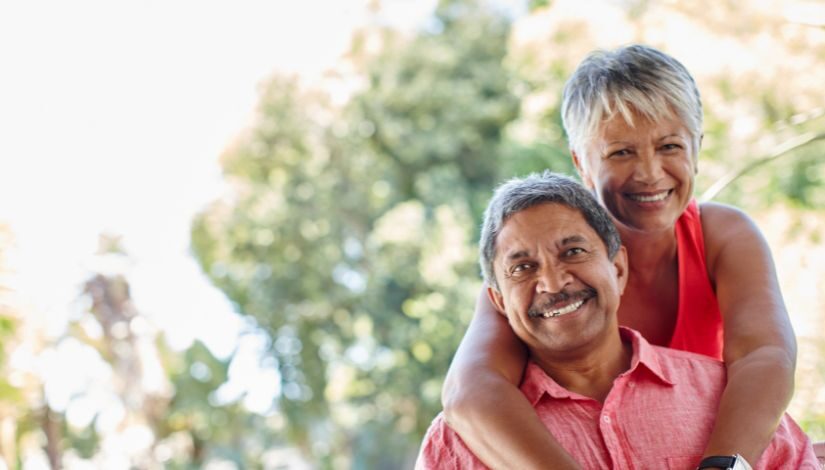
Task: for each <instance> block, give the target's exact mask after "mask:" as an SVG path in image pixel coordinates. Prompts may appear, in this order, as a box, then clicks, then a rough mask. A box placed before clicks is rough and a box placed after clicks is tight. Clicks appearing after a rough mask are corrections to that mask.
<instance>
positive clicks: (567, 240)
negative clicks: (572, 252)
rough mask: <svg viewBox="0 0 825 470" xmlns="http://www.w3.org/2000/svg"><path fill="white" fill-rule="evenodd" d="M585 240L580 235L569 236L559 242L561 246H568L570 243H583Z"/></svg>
mask: <svg viewBox="0 0 825 470" xmlns="http://www.w3.org/2000/svg"><path fill="white" fill-rule="evenodd" d="M585 242H587V239H586V238H584V237H583V236H581V235H570V236H569V237H564V238H562V240H561V245H562V246H564V245H569V244H571V243H585Z"/></svg>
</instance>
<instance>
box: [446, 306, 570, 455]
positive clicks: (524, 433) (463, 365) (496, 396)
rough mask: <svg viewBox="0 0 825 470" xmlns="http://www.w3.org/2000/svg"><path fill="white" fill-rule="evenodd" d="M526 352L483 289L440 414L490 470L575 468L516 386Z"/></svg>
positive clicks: (462, 343)
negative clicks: (507, 469) (506, 469)
mask: <svg viewBox="0 0 825 470" xmlns="http://www.w3.org/2000/svg"><path fill="white" fill-rule="evenodd" d="M526 354H527V353H526V349H525V347H524V345H523V344H522V343H521V341H519V339H518V338H517V337H516V335H515V333H513V331H512V329H511V328H510V325H509V324H508V323H507V320H506V319H505V318H504V316H503V315H501V314H499V313H498V312H497V311H496V310H495V309H494V307H493V305H492V303H491V302H490V300H489V299H488V298H487V294H486V292H485V291H484V290H482V292H481V294H480V295H479V298H478V302H477V305H476V312H475V315H474V316H473V320H472V321H471V322H470V326H469V328H468V329H467V333H466V334H465V335H464V338H463V339H462V341H461V345H460V346H459V348H458V351H457V352H456V355H455V357H454V358H453V362H452V364H451V365H450V370H449V372H448V373H447V378H446V380H445V383H444V389H443V391H442V403H443V405H444V416H445V417H446V419H447V422H448V423H449V424H450V426H451V427H452V428H453V429H455V430H456V432H458V434H460V435H461V438H462V439H463V440H464V442H465V443H466V444H467V446H469V448H470V449H471V450H472V451H473V453H474V454H475V455H476V456H477V457H478V458H479V459H481V460H482V461H483V462H484V463H485V464H487V466H489V467H490V468H524V469H529V468H536V469H538V468H542V469H550V468H553V469H568V468H578V465H577V464H576V463H575V461H574V460H573V459H572V458H571V457H570V456H569V455H568V454H567V452H565V450H564V449H563V448H562V447H561V445H560V444H559V443H558V442H556V440H555V439H554V438H553V436H552V435H551V434H550V433H549V432H548V431H547V429H546V428H545V427H544V424H543V423H542V422H541V420H539V418H538V415H537V414H536V412H535V410H533V407H532V406H531V405H530V402H528V401H527V399H526V398H525V397H524V395H523V394H522V393H521V391H520V390H519V389H518V388H517V387H518V384H519V383H520V382H521V376H522V374H523V372H524V367H525V363H526Z"/></svg>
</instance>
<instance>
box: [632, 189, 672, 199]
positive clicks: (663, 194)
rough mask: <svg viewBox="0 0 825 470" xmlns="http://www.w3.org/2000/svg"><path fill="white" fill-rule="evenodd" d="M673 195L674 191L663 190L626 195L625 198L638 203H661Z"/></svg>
mask: <svg viewBox="0 0 825 470" xmlns="http://www.w3.org/2000/svg"><path fill="white" fill-rule="evenodd" d="M672 193H673V189H672V188H671V189H662V190H660V191H645V192H638V193H624V195H625V197H627V198H628V199H631V200H633V201H636V202H659V201H664V200H665V199H667V197H668V196H670V195H671V194H672Z"/></svg>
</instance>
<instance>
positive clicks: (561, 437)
mask: <svg viewBox="0 0 825 470" xmlns="http://www.w3.org/2000/svg"><path fill="white" fill-rule="evenodd" d="M480 244H481V267H482V271H483V274H484V278H485V280H486V281H487V284H488V286H489V288H488V295H489V296H490V299H491V300H492V302H493V304H494V305H495V306H496V308H497V309H498V310H499V312H501V313H502V314H503V315H505V316H506V317H507V319H508V322H509V324H510V326H511V327H512V328H513V330H514V331H515V333H516V335H517V336H518V337H519V338H520V339H521V340H522V341H523V342H524V343H525V345H526V346H527V348H528V350H529V352H530V362H529V364H528V366H527V369H526V370H525V373H524V378H523V381H522V384H521V391H522V392H523V393H524V394H525V396H526V397H527V398H528V400H529V401H530V402H531V403H532V404H533V407H534V408H535V409H536V412H537V413H538V415H539V418H540V419H541V420H542V422H543V423H544V424H545V426H546V427H547V429H548V430H549V431H550V432H552V433H553V435H554V436H555V437H556V439H557V440H558V441H559V443H560V444H561V445H562V446H563V447H564V448H565V449H566V450H567V451H568V452H569V453H570V454H571V455H572V456H573V457H574V458H575V459H576V460H577V461H578V462H579V463H581V464H582V465H583V466H584V467H585V468H600V469H601V468H685V469H687V468H696V465H697V464H699V462H700V460H702V458H701V456H702V453H703V450H704V448H705V444H706V443H707V441H708V438H709V436H710V432H711V428H712V425H713V421H714V419H715V413H716V409H717V406H718V402H719V397H720V396H721V393H722V390H723V389H724V384H725V368H724V365H723V364H722V363H721V362H718V361H716V360H714V359H711V358H709V357H705V356H701V355H697V354H693V353H688V352H684V351H676V350H670V349H666V348H660V347H656V346H651V345H650V344H649V343H647V341H645V340H644V338H642V337H641V336H640V335H639V334H638V333H636V332H635V331H633V330H630V329H627V328H620V327H619V325H618V323H617V316H616V311H617V309H618V306H619V299H620V296H621V294H622V292H623V291H624V287H625V284H626V283H627V277H628V276H627V274H628V266H627V255H626V252H625V249H624V247H622V246H621V245H620V240H619V235H618V233H617V232H616V229H615V227H614V226H613V224H612V222H611V220H610V218H609V216H608V215H607V213H606V212H605V210H604V209H603V208H602V207H601V206H600V205H599V204H598V203H597V202H596V200H595V199H594V198H593V196H592V195H591V194H590V193H589V192H587V190H585V189H584V188H583V187H582V186H581V185H579V184H578V183H576V182H575V181H573V180H571V179H569V178H567V177H564V176H560V175H555V174H552V173H549V172H546V173H544V174H542V175H538V174H533V175H530V176H528V177H527V178H524V179H515V180H511V181H509V182H507V183H505V184H504V185H502V186H501V187H500V188H499V189H498V190H497V191H496V193H495V195H494V197H493V199H492V201H491V202H490V204H489V206H488V207H487V211H486V212H485V216H484V224H483V226H482V233H481V243H480ZM743 432H747V430H743ZM718 457H719V458H718V459H717V460H712V461H704V460H702V462H703V463H702V464H700V466H699V468H727V467H728V466H730V467H731V468H749V467H748V465H747V462H744V461H743V460H742V459H741V458H737V456H718ZM737 461H738V463H735V462H737ZM548 465H552V462H548ZM734 465H736V466H734ZM416 466H417V468H484V465H483V464H482V463H481V461H479V460H478V459H477V458H476V457H475V456H474V455H473V454H472V453H471V452H470V451H469V449H468V448H467V447H466V446H465V445H464V443H463V442H462V441H461V439H460V438H459V437H458V435H457V434H456V433H455V432H454V431H452V429H450V428H449V427H448V426H447V425H446V423H445V421H444V420H443V418H442V416H441V415H439V416H438V417H437V418H436V419H435V421H434V422H433V424H432V426H431V427H430V429H429V431H428V432H427V436H426V437H425V440H424V443H423V445H422V449H421V454H420V455H419V459H418V462H417V465H416ZM755 468H760V469H761V468H783V469H784V468H811V469H818V468H820V467H819V464H818V463H817V460H816V457H815V456H814V452H813V448H812V446H811V443H810V441H809V440H808V438H807V437H806V436H805V434H804V433H803V432H802V431H801V430H800V429H799V427H798V426H797V425H796V424H795V423H794V422H793V421H792V420H791V419H790V418H789V417H788V416H787V415H786V416H785V417H784V418H783V419H782V421H781V422H780V424H779V427H778V429H777V431H776V433H775V435H774V438H773V440H772V442H771V444H770V446H769V447H768V449H767V450H766V451H765V452H764V453H763V455H762V458H761V459H760V460H759V462H757V465H755Z"/></svg>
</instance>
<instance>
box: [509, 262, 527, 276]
mask: <svg viewBox="0 0 825 470" xmlns="http://www.w3.org/2000/svg"><path fill="white" fill-rule="evenodd" d="M530 267H531V265H530V264H527V263H521V264H517V265H515V266H513V269H512V270H511V272H512V273H513V274H517V273H521V272H524V271H527V270H528V269H530Z"/></svg>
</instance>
